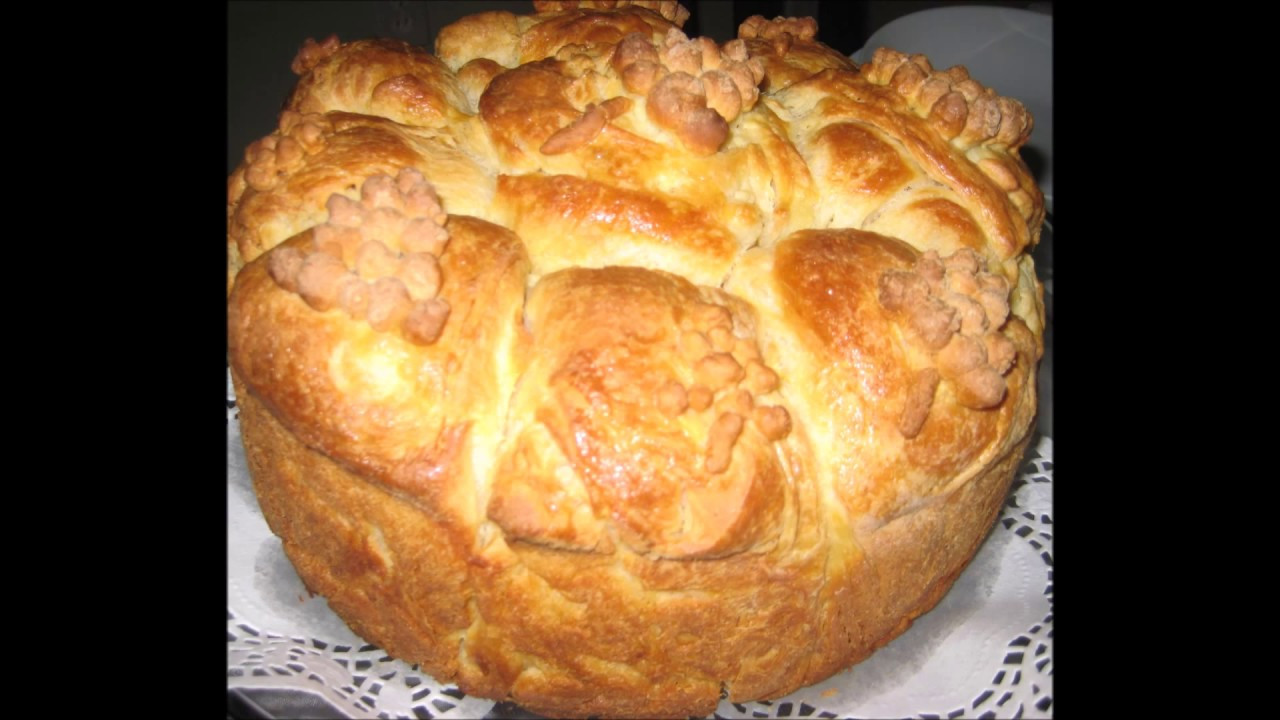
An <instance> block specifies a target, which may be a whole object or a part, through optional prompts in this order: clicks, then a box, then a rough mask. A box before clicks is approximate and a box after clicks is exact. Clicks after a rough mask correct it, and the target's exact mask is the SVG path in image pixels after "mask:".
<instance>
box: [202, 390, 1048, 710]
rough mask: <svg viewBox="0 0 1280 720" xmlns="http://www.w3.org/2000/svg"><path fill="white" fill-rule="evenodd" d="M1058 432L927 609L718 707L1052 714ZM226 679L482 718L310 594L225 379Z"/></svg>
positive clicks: (361, 703)
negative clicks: (274, 527)
mask: <svg viewBox="0 0 1280 720" xmlns="http://www.w3.org/2000/svg"><path fill="white" fill-rule="evenodd" d="M1052 480H1053V442H1052V440H1051V439H1049V438H1046V437H1041V438H1039V442H1038V444H1037V445H1036V446H1035V447H1034V448H1033V449H1032V450H1031V451H1030V452H1029V453H1028V455H1027V458H1026V460H1025V461H1024V463H1023V466H1022V468H1021V472H1020V473H1019V476H1018V477H1017V479H1015V480H1014V484H1013V490H1012V492H1011V493H1010V496H1009V498H1008V500H1007V501H1006V503H1005V507H1004V508H1003V510H1002V511H1001V515H1000V519H999V521H998V523H997V525H996V528H995V530H994V531H993V532H992V534H991V536H990V537H988V539H987V541H986V543H985V544H984V545H983V546H982V548H981V549H980V550H979V551H978V554H977V555H976V556H975V557H974V559H973V561H972V562H971V563H970V565H969V567H968V568H967V569H966V570H965V572H964V573H963V574H962V575H961V576H960V578H959V579H958V580H957V581H956V583H955V585H954V586H953V587H952V589H951V591H950V592H949V593H948V594H947V596H946V597H944V598H943V599H942V601H941V602H940V603H939V604H938V606H937V607H936V608H935V609H934V610H932V611H931V612H929V613H927V614H925V615H924V616H923V617H921V618H919V619H918V620H916V622H915V624H914V625H912V627H911V629H909V630H908V631H907V632H906V633H904V634H903V635H902V636H901V637H899V638H898V639H897V640H894V641H893V642H892V643H890V644H889V645H887V646H886V647H884V648H882V649H880V650H879V651H878V652H877V653H876V654H875V655H873V656H872V657H871V658H870V659H869V660H867V661H865V662H863V663H860V664H858V665H856V666H855V667H853V668H852V669H850V670H847V671H845V672H843V673H840V674H839V675H836V676H834V677H832V678H830V679H828V680H826V681H824V682H822V683H819V684H817V685H814V686H812V687H808V688H805V689H803V690H799V691H797V692H795V693H792V694H791V695H788V696H787V697H785V698H781V699H778V700H773V701H771V702H752V703H730V702H728V701H727V700H726V701H723V702H721V703H720V706H719V707H718V708H717V709H716V712H715V716H716V717H721V718H833V717H855V718H857V717H925V718H989V717H1002V718H1004V717H1013V718H1018V717H1027V718H1030V717H1050V716H1051V712H1050V711H1051V707H1052V704H1053V496H1052V492H1051V487H1052ZM227 508H228V516H227V526H228V527H227V529H228V532H227V537H228V542H227V544H228V555H227V581H228V587H227V687H228V688H229V689H230V688H270V689H279V690H301V691H306V692H309V693H313V694H316V695H319V696H321V697H323V698H324V699H325V700H327V701H328V702H329V703H330V704H332V705H333V706H334V707H336V708H338V709H340V710H341V711H343V712H344V713H346V714H348V715H350V716H351V717H352V718H479V717H484V716H486V715H488V716H489V717H494V714H491V712H492V711H493V710H494V705H495V703H494V702H493V701H491V700H481V699H478V698H472V697H468V696H466V695H464V694H463V693H462V692H461V691H459V690H458V689H457V688H456V687H455V686H452V685H442V684H440V683H438V682H436V681H435V680H434V679H432V678H431V677H430V676H428V675H425V674H423V673H421V672H418V670H417V669H416V666H411V665H408V664H406V663H403V662H400V661H398V660H393V659H391V658H390V657H388V656H387V655H386V654H385V653H383V652H382V651H381V650H380V649H378V648H377V647H375V646H373V645H370V644H368V643H366V642H365V641H364V640H362V639H360V638H359V637H357V636H356V635H355V634H354V633H352V632H351V630H350V629H348V628H347V626H346V625H345V624H344V623H343V622H342V621H341V620H340V619H339V618H338V617H337V616H336V615H334V614H333V612H332V611H331V610H329V606H328V604H327V603H326V602H325V600H324V599H323V598H321V597H310V595H309V594H308V593H307V591H306V589H305V588H304V587H303V585H302V581H301V580H300V579H299V578H298V576H297V574H296V573H295V572H294V570H293V566H292V565H290V564H289V561H288V560H287V559H286V558H285V556H284V552H283V550H282V549H281V546H280V541H279V539H278V538H276V537H275V536H274V535H272V534H271V531H270V530H268V529H267V525H266V522H265V521H264V520H263V518H262V514H261V511H260V510H259V509H258V502H257V499H256V497H255V496H254V493H253V487H252V484H251V482H250V479H249V473H248V469H247V468H246V465H245V459H244V447H243V445H242V444H241V441H240V423H239V421H238V415H237V413H236V409H235V396H234V393H233V392H232V390H231V382H230V376H229V375H228V380H227Z"/></svg>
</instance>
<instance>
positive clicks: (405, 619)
mask: <svg viewBox="0 0 1280 720" xmlns="http://www.w3.org/2000/svg"><path fill="white" fill-rule="evenodd" d="M534 11H535V12H534V13H533V14H530V15H526V16H516V15H513V14H510V13H482V14H479V15H475V16H472V17H469V18H465V19H463V20H461V21H459V22H458V23H456V24H455V25H452V26H450V27H447V28H445V29H443V30H442V31H441V33H440V36H439V39H438V41H437V45H436V48H435V53H434V54H431V53H428V52H426V51H424V50H422V49H419V48H414V47H411V46H409V45H406V44H404V43H400V42H397V41H390V40H360V41H355V42H349V43H340V42H339V41H338V40H337V39H336V38H330V39H328V40H325V41H323V42H315V41H309V42H308V43H307V45H306V46H305V47H304V48H303V49H302V51H301V52H300V53H299V56H298V58H297V60H296V61H295V63H294V70H295V71H296V72H297V73H298V74H299V75H300V79H299V82H298V87H297V89H296V90H295V92H294V93H293V94H292V96H291V97H290V99H289V100H288V103H287V104H286V107H285V110H284V111H283V113H282V114H281V116H280V123H279V127H278V129H277V130H276V131H275V132H273V133H272V134H271V135H269V136H268V137H266V138H263V139H262V140H260V141H258V142H256V143H254V144H253V145H251V146H250V147H249V149H248V150H247V151H246V154H245V162H244V164H243V165H241V167H240V168H239V169H237V170H236V172H235V173H234V174H233V175H232V177H231V178H230V180H229V182H228V203H227V241H228V245H227V248H228V276H227V281H228V341H229V358H230V363H231V370H232V377H233V381H234V383H235V387H236V392H237V396H238V398H239V403H240V407H241V417H240V420H241V429H242V435H243V438H244V443H245V449H246V455H247V458H248V460H249V463H250V468H251V471H252V474H253V477H254V482H255V487H256V489H257V492H258V496H259V499H260V501H261V505H262V510H263V513H264V515H265V516H266V518H267V521H268V522H269V524H270V525H271V528H272V530H273V531H274V532H275V533H276V534H278V535H279V536H280V537H281V538H282V540H283V543H284V548H285V551H286V553H287V554H288V556H289V558H290V559H291V560H292V562H293V563H294V565H295V566H296V568H297V570H298V572H299V574H300V576H301V577H302V578H303V580H304V581H305V582H306V584H307V585H308V587H310V588H311V589H312V590H313V591H315V592H318V593H320V594H323V595H325V596H326V597H327V598H328V599H329V603H330V605H331V606H332V607H333V609H334V610H335V611H336V612H337V613H338V614H339V615H340V616H342V617H343V618H344V619H345V620H346V621H347V622H348V623H349V624H350V625H351V626H352V628H353V629H354V630H355V631H356V632H358V633H360V634H361V635H362V636H363V637H365V638H366V639H368V640H369V641H371V642H374V643H377V644H378V645H380V646H382V647H383V648H385V649H386V651H387V652H388V653H390V654H392V655H394V656H395V657H398V658H401V659H404V660H406V661H408V662H413V663H419V664H421V666H422V667H423V669H424V670H425V671H427V672H429V673H431V674H432V675H434V676H436V677H437V678H438V679H440V680H441V681H447V682H456V683H457V684H458V686H459V687H460V688H462V689H463V690H464V691H465V692H467V693H471V694H474V695H478V696H484V697H489V698H494V699H510V700H513V701H515V702H518V703H520V704H521V705H523V706H525V707H527V708H529V709H530V710H533V711H535V712H539V713H544V714H547V715H552V716H562V717H568V716H587V715H603V716H617V717H663V716H670V717H677V716H680V717H683V716H688V715H691V714H698V715H701V714H709V713H710V712H711V711H712V710H713V709H714V708H715V706H716V705H717V703H718V702H719V701H720V699H721V698H722V697H727V698H729V699H731V700H734V701H743V700H754V699H764V698H770V697H776V696H779V695H783V694H786V693H788V692H791V691H793V690H795V689H797V688H799V687H802V686H805V685H808V684H812V683H814V682H817V681H819V680H822V679H824V678H826V677H828V676H830V675H831V674H833V673H835V672H838V671H839V670H841V669H843V668H846V667H848V666H850V665H851V664H853V663H856V662H858V661H860V660H862V659H864V658H865V657H867V656H868V655H869V654H871V653H872V652H873V651H874V650H875V649H876V648H877V647H879V646H881V645H883V644H884V643H886V642H888V641H889V640H891V639H892V638H894V637H895V636H897V635H898V634H899V633H901V632H902V631H903V630H904V629H906V628H907V627H908V626H909V625H910V623H911V621H912V619H913V618H915V617H917V616H919V615H920V614H921V613H923V612H925V611H927V610H929V609H930V608H931V607H932V606H933V605H934V604H936V603H937V601H938V600H939V599H940V597H941V596H942V595H943V594H944V593H945V592H946V590H947V589H948V588H949V587H950V585H951V583H952V582H953V581H954V579H955V578H956V576H957V575H958V574H959V573H960V571H961V570H962V569H963V568H964V566H965V564H966V563H967V562H968V561H969V559H970V558H971V557H972V556H973V553H974V552H975V551H976V549H977V547H978V545H979V544H980V543H981V541H982V539H983V538H984V537H985V535H986V533H987V532H988V530H989V529H990V527H991V525H992V523H993V522H994V519H995V517H996V515H997V512H998V510H999V507H1000V505H1001V503H1002V501H1003V499H1004V498H1005V496H1006V494H1007V491H1008V488H1009V485H1010V482H1011V480H1012V478H1013V475H1014V472H1015V470H1016V468H1017V466H1018V463H1019V461H1020V459H1021V456H1022V453H1023V450H1024V448H1025V446H1026V444H1027V442H1028V440H1029V437H1030V431H1031V428H1032V425H1033V420H1034V415H1035V410H1036V398H1035V389H1036V384H1035V371H1036V365H1037V362H1038V360H1039V358H1040V355H1041V352H1042V342H1041V336H1042V332H1043V304H1042V298H1041V292H1042V291H1041V288H1040V285H1039V284H1038V283H1037V281H1036V279H1035V273H1034V268H1033V267H1032V262H1031V259H1030V256H1029V254H1028V250H1029V248H1030V247H1031V246H1033V245H1034V243H1035V242H1036V241H1037V239H1038V236H1039V231H1040V224H1041V221H1042V218H1043V202H1042V197H1041V194H1040V192H1039V190H1038V189H1037V188H1036V186H1035V183H1034V182H1033V180H1032V179H1031V176H1030V174H1029V173H1028V171H1027V168H1026V166H1025V165H1024V164H1023V162H1022V161H1021V160H1020V159H1019V156H1018V149H1019V147H1020V146H1021V145H1022V144H1023V143H1025V142H1026V140H1027V137H1028V134H1029V133H1030V131H1031V127H1032V121H1031V117H1030V116H1029V115H1028V114H1027V113H1026V111H1025V110H1024V109H1023V107H1022V106H1021V105H1020V104H1018V103H1017V102H1016V101H1014V100H1010V99H1006V98H1001V97H998V96H996V95H995V94H994V93H993V92H992V91H991V90H989V89H987V88H984V87H982V86H981V85H980V84H978V83H977V82H976V81H974V80H973V79H971V78H969V77H968V75H967V73H966V72H965V71H964V70H963V69H962V68H952V69H950V70H946V71H937V70H935V69H934V68H932V66H931V65H930V64H929V62H928V61H927V60H926V59H925V58H923V57H921V56H906V55H903V54H901V53H897V52H894V51H892V50H887V49H885V50H880V51H878V52H877V53H876V54H875V56H874V59H873V60H872V61H871V62H870V63H869V64H867V65H864V66H862V67H856V66H855V65H854V64H853V63H852V62H850V61H849V60H848V59H847V58H846V57H844V56H842V55H840V54H839V53H837V52H835V51H833V50H831V49H830V48H828V47H826V46H825V45H822V44H821V43H819V42H818V41H817V40H816V31H817V26H816V23H814V22H813V20H812V19H808V18H806V19H796V18H778V19H775V20H772V21H768V20H765V19H764V18H762V17H753V18H751V19H750V20H748V21H747V22H746V23H744V24H743V26H742V27H741V29H740V37H739V38H738V39H735V40H732V41H729V42H727V43H725V44H723V45H718V44H716V43H715V42H713V41H711V40H708V39H705V38H689V37H687V36H685V34H684V33H683V32H682V31H681V30H680V26H681V24H682V23H683V22H684V20H685V18H687V16H688V13H687V11H685V9H684V8H682V7H680V6H679V5H677V4H675V3H673V2H630V3H628V2H624V1H619V2H604V1H598V2H535V3H534Z"/></svg>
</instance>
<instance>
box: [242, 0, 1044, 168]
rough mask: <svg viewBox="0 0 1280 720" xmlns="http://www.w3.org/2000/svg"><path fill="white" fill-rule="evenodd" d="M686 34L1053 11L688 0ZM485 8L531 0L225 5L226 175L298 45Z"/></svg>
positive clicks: (271, 122)
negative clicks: (937, 13)
mask: <svg viewBox="0 0 1280 720" xmlns="http://www.w3.org/2000/svg"><path fill="white" fill-rule="evenodd" d="M684 5H685V7H687V8H689V10H690V12H691V13H692V14H691V17H690V18H689V20H688V22H686V23H685V25H684V31H685V32H686V34H688V35H689V36H690V37H696V36H698V35H706V36H708V37H711V38H714V39H715V40H716V41H717V42H724V41H726V40H731V39H733V38H735V37H737V34H738V25H739V24H741V23H742V21H743V20H745V19H747V18H748V17H750V16H752V15H763V16H765V17H766V18H770V19H772V18H774V17H777V16H779V15H782V16H785V17H805V16H810V17H815V18H817V19H818V39H819V40H821V41H823V42H825V43H826V44H828V45H830V46H831V47H833V48H835V49H837V50H839V51H841V52H843V53H844V54H846V55H849V54H852V53H853V52H855V51H857V50H859V49H860V48H861V47H862V46H863V44H864V43H865V42H866V40H867V38H868V37H869V36H870V35H871V34H872V33H874V32H875V31H876V30H877V29H879V28H880V27H881V26H883V25H884V24H885V23H888V22H889V21H891V20H894V19H896V18H898V17H901V16H903V15H908V14H910V13H913V12H918V11H920V10H927V9H930V8H937V7H946V6H954V5H988V6H1001V7H1012V8H1021V9H1024V10H1033V11H1037V12H1044V13H1046V14H1052V13H1053V10H1052V7H1053V3H1051V2H999V1H990V0H988V1H986V2H955V1H954V0H953V1H952V2H937V1H932V2H931V1H928V0H870V1H866V2H855V1H852V0H685V2H684ZM487 10H507V11H510V12H514V13H517V14H521V15H525V14H530V13H532V12H533V3H532V2H530V1H529V0H466V1H464V2H456V1H455V2H440V1H439V0H435V1H432V0H418V1H417V2H405V1H395V2H393V1H390V0H377V1H374V2H369V1H359V2H351V1H346V2H339V1H334V0H326V1H323V2H315V1H311V2H295V1H292V0H290V1H284V2H280V1H276V2H241V1H236V2H229V3H227V174H228V175H230V174H231V173H232V171H234V170H235V168H236V166H237V165H239V164H240V162H241V160H242V159H243V157H244V149H245V148H246V147H247V146H248V145H249V143H251V142H253V141H254V140H257V139H258V138H261V137H263V136H265V135H268V134H269V133H270V132H271V131H272V130H274V129H275V126H276V119H277V116H278V114H279V112H280V107H281V105H282V104H283V103H284V101H285V99H286V98H287V96H288V95H289V92H290V91H291V90H292V89H293V86H294V83H296V82H297V76H295V75H294V74H293V72H292V71H290V70H289V65H290V63H292V62H293V58H294V56H295V55H296V54H297V52H298V48H300V47H301V46H302V43H303V41H304V40H306V39H307V38H309V37H313V38H315V39H317V40H322V39H324V38H325V37H328V36H329V35H330V34H332V33H337V34H338V37H339V39H341V40H342V41H344V42H345V41H349V40H358V39H360V38H366V37H396V38H400V39H403V40H406V41H408V42H411V43H413V44H415V45H421V46H423V47H426V48H431V47H433V46H434V43H435V37H436V33H437V32H438V31H439V30H440V28H442V27H444V26H445V25H448V24H449V23H451V22H453V21H455V20H457V19H458V18H460V17H462V16H464V15H471V14H473V13H477V12H484V11H487Z"/></svg>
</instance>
